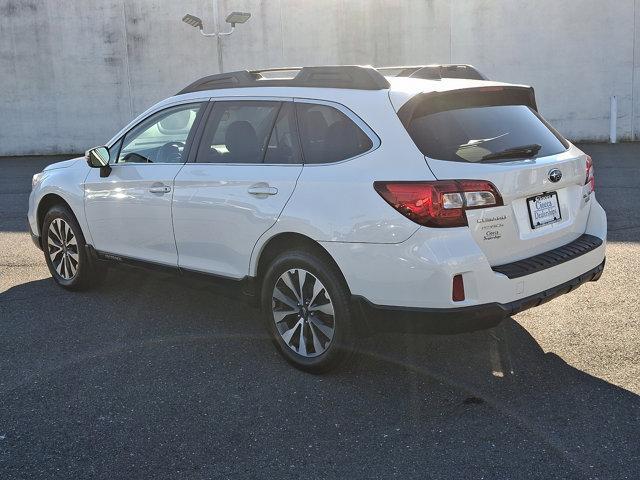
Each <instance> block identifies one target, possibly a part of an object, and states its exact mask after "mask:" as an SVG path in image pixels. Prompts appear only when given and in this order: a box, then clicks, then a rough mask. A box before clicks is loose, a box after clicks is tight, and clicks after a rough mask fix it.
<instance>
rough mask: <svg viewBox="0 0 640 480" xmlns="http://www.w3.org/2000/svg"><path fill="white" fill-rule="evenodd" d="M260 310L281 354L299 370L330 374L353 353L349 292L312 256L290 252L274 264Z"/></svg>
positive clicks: (334, 271)
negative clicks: (330, 371)
mask: <svg viewBox="0 0 640 480" xmlns="http://www.w3.org/2000/svg"><path fill="white" fill-rule="evenodd" d="M262 309H263V312H264V315H265V321H266V324H267V328H268V330H269V333H270V334H271V337H272V339H273V341H274V343H275V344H276V346H277V347H278V349H279V351H280V352H281V353H282V355H283V356H284V357H285V358H286V359H287V360H288V361H289V362H290V363H292V364H293V365H294V366H296V367H297V368H300V369H301V370H305V371H308V372H312V373H321V372H326V371H329V370H332V369H334V368H336V367H338V366H340V365H342V364H343V363H345V361H346V360H348V359H349V358H350V356H351V354H352V353H353V351H354V349H355V336H354V333H353V325H352V320H351V310H350V304H349V291H348V289H347V286H346V284H345V282H344V280H343V279H342V276H341V275H340V273H339V272H338V271H337V269H336V268H335V267H333V265H330V264H329V263H328V262H327V261H326V260H325V259H324V258H321V257H320V256H319V255H317V254H315V253H314V252H309V251H294V252H286V253H283V254H281V255H279V256H278V257H277V258H276V259H275V260H274V261H273V262H272V264H271V266H270V267H269V269H268V270H267V273H266V275H265V277H264V282H263V286H262Z"/></svg>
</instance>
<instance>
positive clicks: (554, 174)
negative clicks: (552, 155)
mask: <svg viewBox="0 0 640 480" xmlns="http://www.w3.org/2000/svg"><path fill="white" fill-rule="evenodd" d="M561 178H562V172H561V171H560V170H558V169H557V168H552V169H551V170H549V180H551V181H552V182H553V183H558V182H559V181H560V179H561Z"/></svg>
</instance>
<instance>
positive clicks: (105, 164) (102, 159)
mask: <svg viewBox="0 0 640 480" xmlns="http://www.w3.org/2000/svg"><path fill="white" fill-rule="evenodd" d="M84 156H85V158H86V159H87V164H88V165H89V166H90V167H91V168H99V169H100V176H101V177H108V176H109V174H110V173H111V167H110V166H109V150H107V147H95V148H92V149H90V150H87V151H86V153H85V154H84Z"/></svg>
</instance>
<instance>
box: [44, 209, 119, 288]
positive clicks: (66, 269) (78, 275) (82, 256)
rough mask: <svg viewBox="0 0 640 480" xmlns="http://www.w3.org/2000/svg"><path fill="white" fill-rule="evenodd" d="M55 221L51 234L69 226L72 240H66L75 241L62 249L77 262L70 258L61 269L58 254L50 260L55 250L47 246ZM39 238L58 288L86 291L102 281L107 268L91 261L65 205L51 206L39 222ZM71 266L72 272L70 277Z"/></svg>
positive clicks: (80, 233)
mask: <svg viewBox="0 0 640 480" xmlns="http://www.w3.org/2000/svg"><path fill="white" fill-rule="evenodd" d="M54 222H56V223H55V225H54V231H56V229H57V228H58V227H59V226H60V225H68V227H69V228H70V230H71V232H72V235H73V237H68V238H73V239H75V245H71V243H69V246H68V247H67V246H66V245H65V247H64V248H65V251H67V248H68V251H69V252H70V253H73V254H74V255H75V257H76V258H77V260H73V259H70V260H69V263H65V264H64V266H62V267H61V266H60V263H59V261H57V260H58V259H59V258H60V254H58V255H56V256H54V258H52V257H51V253H52V252H57V251H58V250H57V249H55V247H52V246H51V245H50V243H49V238H50V236H51V235H52V234H51V232H50V227H51V224H52V223H54ZM61 222H64V223H61ZM41 235H42V237H41V238H42V240H41V241H42V249H43V250H44V257H45V260H46V262H47V267H49V272H51V276H52V277H53V279H54V281H55V282H56V283H57V284H58V285H60V286H61V287H63V288H66V289H67V290H87V289H90V288H92V287H95V286H97V285H98V284H100V283H101V282H102V281H103V280H104V278H105V276H106V273H107V268H106V266H105V265H102V264H101V263H100V262H99V261H98V260H96V259H94V258H92V257H91V256H90V255H89V253H88V252H87V249H86V242H85V239H84V235H83V234H82V230H81V229H80V225H78V221H77V220H76V217H75V216H74V215H73V213H72V212H71V211H70V210H69V208H68V207H66V206H65V205H54V206H52V207H51V208H50V209H49V210H48V211H47V213H46V214H45V216H44V220H43V222H42V230H41ZM54 237H55V235H54ZM54 240H55V238H54ZM72 241H73V240H72ZM70 256H71V255H70ZM54 261H56V264H54ZM63 263H64V262H63ZM67 265H69V266H67ZM74 266H75V272H73V275H71V272H72V269H73V267H74ZM58 270H61V271H58Z"/></svg>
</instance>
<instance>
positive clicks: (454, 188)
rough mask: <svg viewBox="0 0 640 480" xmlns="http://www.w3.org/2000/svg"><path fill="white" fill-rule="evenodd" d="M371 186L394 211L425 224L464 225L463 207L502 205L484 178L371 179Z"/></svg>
mask: <svg viewBox="0 0 640 480" xmlns="http://www.w3.org/2000/svg"><path fill="white" fill-rule="evenodd" d="M373 187H374V188H375V190H376V192H378V193H379V194H380V196H381V197H382V198H384V199H385V200H386V201H387V203H388V204H389V205H391V206H392V207H393V208H395V209H396V210H397V211H398V212H400V213H401V214H403V215H404V216H405V217H407V218H408V219H410V220H412V221H414V222H416V223H418V224H420V225H424V226H425V227H464V226H466V225H467V216H466V214H465V211H466V210H472V209H476V208H487V207H497V206H500V205H503V202H502V197H501V196H500V193H498V189H497V188H496V187H495V186H494V185H493V184H492V183H491V182H487V181H484V180H438V181H427V182H411V181H410V182H375V183H374V184H373Z"/></svg>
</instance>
